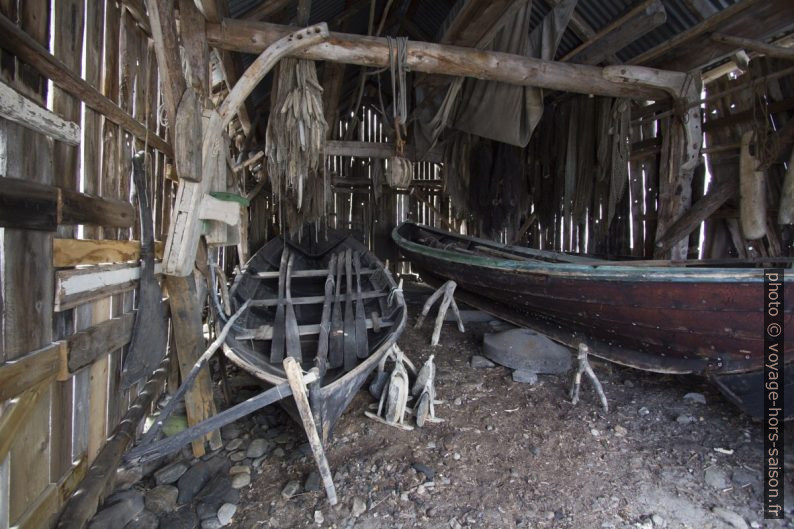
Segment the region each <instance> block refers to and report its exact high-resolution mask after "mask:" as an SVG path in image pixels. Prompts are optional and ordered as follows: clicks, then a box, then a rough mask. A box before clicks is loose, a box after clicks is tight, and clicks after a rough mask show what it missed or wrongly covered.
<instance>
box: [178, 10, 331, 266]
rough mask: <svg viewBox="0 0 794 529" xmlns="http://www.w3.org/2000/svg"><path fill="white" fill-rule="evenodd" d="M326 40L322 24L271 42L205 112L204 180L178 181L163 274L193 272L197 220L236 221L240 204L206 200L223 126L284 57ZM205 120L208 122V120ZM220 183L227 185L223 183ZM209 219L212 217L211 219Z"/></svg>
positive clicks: (218, 163)
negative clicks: (225, 212) (225, 210)
mask: <svg viewBox="0 0 794 529" xmlns="http://www.w3.org/2000/svg"><path fill="white" fill-rule="evenodd" d="M328 37H329V33H328V25H327V24H325V23H321V24H316V25H314V26H309V27H307V28H303V29H300V30H298V31H295V32H293V33H290V34H289V35H287V36H285V37H284V38H282V39H279V40H278V41H276V42H274V43H273V44H272V45H271V46H268V47H267V48H266V49H265V51H263V52H262V53H261V54H260V55H259V57H257V58H256V60H255V61H254V62H253V64H251V66H249V67H248V69H247V70H246V71H245V73H244V74H243V75H242V77H241V78H240V80H239V81H237V84H235V85H234V88H233V89H232V91H231V92H230V93H229V95H228V96H227V97H226V100H225V101H224V102H223V104H222V105H221V107H220V109H218V110H217V111H215V110H212V111H210V112H209V118H208V121H207V123H206V124H205V128H204V136H203V139H202V149H201V172H202V177H201V178H200V179H199V180H198V181H195V182H191V181H188V180H184V181H180V185H179V190H178V191H177V197H176V203H175V205H174V213H173V215H172V222H171V228H170V230H169V233H168V240H167V242H166V245H165V253H164V256H163V272H164V273H166V274H168V275H175V276H183V277H184V276H186V275H188V274H190V273H191V272H192V271H193V263H194V261H195V258H196V250H197V249H198V243H199V238H200V236H201V222H200V220H202V219H204V218H211V219H223V218H226V217H229V218H234V219H237V218H239V204H237V203H236V202H222V201H219V200H211V199H212V197H208V193H209V192H210V191H212V189H211V186H212V184H213V182H215V180H216V175H217V174H218V173H220V172H221V170H225V169H226V153H225V152H224V149H225V146H224V141H223V131H224V130H225V128H226V126H227V125H228V124H229V122H230V121H231V120H232V118H233V117H234V115H235V114H236V113H237V112H238V111H239V109H240V107H241V106H242V104H243V102H244V101H245V99H246V98H247V97H248V96H249V94H250V93H251V92H252V91H253V89H254V88H255V87H256V86H257V85H258V84H259V82H260V81H261V80H262V78H263V77H264V76H265V75H267V73H268V72H269V71H270V70H272V69H273V67H274V66H275V65H276V64H277V63H278V61H279V60H280V59H281V58H282V57H284V56H286V55H291V54H295V53H297V52H299V51H301V50H303V49H305V48H308V47H310V46H313V45H315V44H320V43H322V42H324V41H326V40H327V39H328ZM205 119H207V118H206V116H205ZM223 180H224V181H225V179H223ZM224 207H228V208H236V210H237V213H236V214H235V212H234V211H231V212H230V214H229V215H218V213H219V212H218V211H210V210H211V209H212V210H217V209H222V208H224ZM205 210H206V211H205ZM211 213H212V216H209V215H210V214H211Z"/></svg>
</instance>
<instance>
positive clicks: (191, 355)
mask: <svg viewBox="0 0 794 529" xmlns="http://www.w3.org/2000/svg"><path fill="white" fill-rule="evenodd" d="M165 284H166V288H167V289H168V300H169V303H170V304H171V320H172V322H173V329H174V338H175V341H176V354H177V358H178V359H179V370H180V372H181V373H182V376H183V377H187V376H188V374H189V373H190V371H191V369H192V368H193V365H194V364H195V363H196V361H197V360H198V359H199V356H200V355H201V353H202V352H203V351H204V344H203V336H204V334H203V333H202V330H201V307H200V305H199V303H198V299H197V297H196V285H195V282H194V281H193V277H192V276H188V277H177V276H166V278H165ZM185 408H186V411H187V421H188V424H189V425H191V426H192V425H194V424H198V423H199V422H201V421H202V420H204V419H206V418H208V417H210V416H211V415H215V401H214V400H213V398H212V381H211V380H210V373H209V370H208V369H207V368H206V367H204V368H203V369H202V370H201V372H200V373H199V374H198V376H197V377H196V382H195V384H194V385H193V387H192V388H191V389H190V390H189V391H188V392H187V395H186V397H185ZM206 437H207V438H206V440H207V441H209V442H210V447H211V448H212V449H213V450H215V449H217V448H220V446H221V445H222V444H223V443H222V441H221V436H220V432H219V431H218V430H215V431H213V432H211V433H209V434H207V436H206ZM193 454H194V455H195V456H196V457H201V456H203V455H204V440H203V439H199V440H196V441H193Z"/></svg>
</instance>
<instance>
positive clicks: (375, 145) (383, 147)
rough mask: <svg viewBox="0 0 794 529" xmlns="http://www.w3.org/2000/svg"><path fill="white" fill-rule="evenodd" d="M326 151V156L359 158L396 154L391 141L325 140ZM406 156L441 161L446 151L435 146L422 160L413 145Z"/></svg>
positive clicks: (409, 146) (407, 150)
mask: <svg viewBox="0 0 794 529" xmlns="http://www.w3.org/2000/svg"><path fill="white" fill-rule="evenodd" d="M324 153H325V155H326V156H355V157H357V158H391V157H392V156H394V153H395V151H394V145H393V144H391V143H383V142H371V141H341V140H340V141H337V140H330V141H327V142H325V150H324ZM405 157H406V158H408V159H410V160H414V161H421V162H434V163H441V162H443V161H444V151H443V149H441V148H440V147H434V148H432V149H430V150H429V151H427V152H426V153H424V156H423V157H422V159H421V160H419V159H417V153H416V149H415V148H414V146H413V145H407V146H406V147H405Z"/></svg>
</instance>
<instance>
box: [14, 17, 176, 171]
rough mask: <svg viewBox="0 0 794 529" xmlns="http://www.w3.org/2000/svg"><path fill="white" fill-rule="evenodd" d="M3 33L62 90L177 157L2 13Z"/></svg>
mask: <svg viewBox="0 0 794 529" xmlns="http://www.w3.org/2000/svg"><path fill="white" fill-rule="evenodd" d="M0 32H2V33H4V34H5V36H6V38H4V39H3V47H4V48H5V49H7V50H8V51H10V52H11V53H13V54H14V55H16V56H17V57H19V58H20V59H21V60H23V61H25V62H26V63H28V64H29V65H31V66H32V67H34V68H35V69H36V70H38V71H39V72H40V73H41V74H43V75H45V76H46V77H48V78H49V79H50V80H51V81H52V82H53V83H55V84H56V85H57V86H58V87H60V88H61V89H62V90H64V91H66V92H68V93H70V94H71V95H72V96H74V97H76V98H78V99H80V100H81V101H83V102H85V104H86V105H88V106H89V107H91V108H93V109H94V110H96V111H97V112H99V113H100V114H102V115H104V116H105V117H106V118H108V119H109V120H110V121H112V122H113V123H116V124H117V125H120V126H122V127H124V129H126V130H127V131H128V132H130V133H131V134H132V135H133V136H135V137H136V138H138V139H140V140H142V141H148V142H149V145H151V146H152V147H154V148H156V149H158V150H159V151H160V152H162V153H165V154H167V155H168V156H173V151H172V149H171V146H170V145H169V144H168V142H167V141H165V140H164V139H163V138H161V137H160V136H158V135H157V134H156V131H150V130H149V129H148V128H147V127H146V126H145V125H144V124H143V123H141V122H140V121H138V120H136V119H135V118H133V117H132V116H130V115H129V114H127V113H126V112H124V111H123V110H121V109H120V108H119V107H118V105H116V104H115V103H114V102H113V101H111V100H110V99H108V98H107V97H105V96H103V95H102V94H101V93H99V92H98V91H97V90H96V89H95V88H94V87H93V86H91V85H90V84H88V83H87V82H85V81H84V80H83V79H82V78H80V75H79V74H77V73H74V72H73V71H72V70H70V69H69V68H68V67H67V66H66V65H65V64H63V62H61V61H60V60H58V59H56V58H55V56H53V55H52V54H51V53H50V52H48V51H47V50H46V49H45V48H44V46H42V45H41V44H39V43H38V42H36V41H35V40H34V39H32V38H31V37H30V36H29V35H28V34H27V33H25V32H24V31H22V30H21V29H20V28H19V26H17V25H16V24H14V23H13V22H12V21H11V20H9V19H8V18H7V17H5V16H3V15H0Z"/></svg>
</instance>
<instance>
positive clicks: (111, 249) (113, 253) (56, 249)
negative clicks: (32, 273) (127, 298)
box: [52, 239, 163, 268]
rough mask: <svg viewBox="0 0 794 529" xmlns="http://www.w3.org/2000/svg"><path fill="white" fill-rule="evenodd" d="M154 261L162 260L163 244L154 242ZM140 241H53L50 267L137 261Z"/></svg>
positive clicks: (139, 252) (139, 253)
mask: <svg viewBox="0 0 794 529" xmlns="http://www.w3.org/2000/svg"><path fill="white" fill-rule="evenodd" d="M154 252H155V259H162V258H163V242H162V241H155V246H154ZM140 255H141V243H140V241H115V240H110V239H102V240H97V239H53V240H52V266H53V267H55V268H67V267H72V266H82V265H98V264H108V263H123V262H127V261H136V262H137V261H138V259H140Z"/></svg>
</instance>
